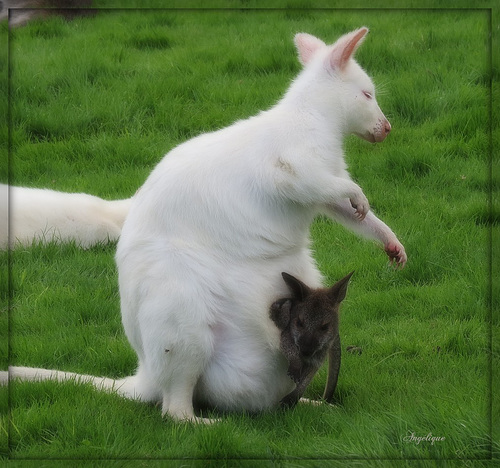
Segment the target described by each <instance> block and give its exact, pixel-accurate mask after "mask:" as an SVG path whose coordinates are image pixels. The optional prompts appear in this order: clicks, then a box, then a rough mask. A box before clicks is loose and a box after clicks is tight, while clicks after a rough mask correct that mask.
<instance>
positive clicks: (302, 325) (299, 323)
mask: <svg viewBox="0 0 500 468" xmlns="http://www.w3.org/2000/svg"><path fill="white" fill-rule="evenodd" d="M295 324H296V325H297V327H298V328H303V327H304V322H303V321H302V320H300V317H297V320H296V321H295Z"/></svg>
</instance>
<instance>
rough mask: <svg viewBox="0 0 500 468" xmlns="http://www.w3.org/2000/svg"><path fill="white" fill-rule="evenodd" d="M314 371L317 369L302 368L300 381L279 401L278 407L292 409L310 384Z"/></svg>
mask: <svg viewBox="0 0 500 468" xmlns="http://www.w3.org/2000/svg"><path fill="white" fill-rule="evenodd" d="M316 371H317V369H314V368H308V367H304V368H303V369H302V372H301V374H302V375H303V376H304V377H302V378H301V380H300V381H299V382H298V383H297V386H296V387H295V388H294V389H293V390H292V391H291V392H290V393H289V394H288V395H286V396H285V397H283V398H282V399H281V401H280V405H281V406H282V407H283V408H293V407H294V406H295V405H296V404H297V403H298V401H299V400H300V398H301V397H302V395H303V394H304V392H305V391H306V388H307V386H308V385H309V384H310V383H311V380H312V378H313V377H314V374H315V373H316Z"/></svg>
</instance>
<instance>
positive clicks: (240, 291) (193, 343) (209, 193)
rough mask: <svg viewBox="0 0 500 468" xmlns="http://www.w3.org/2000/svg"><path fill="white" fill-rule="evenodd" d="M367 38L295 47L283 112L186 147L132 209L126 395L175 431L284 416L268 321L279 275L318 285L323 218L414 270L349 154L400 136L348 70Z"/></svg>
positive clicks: (120, 254) (125, 306)
mask: <svg viewBox="0 0 500 468" xmlns="http://www.w3.org/2000/svg"><path fill="white" fill-rule="evenodd" d="M366 33H367V29H366V28H362V29H360V30H358V31H354V32H353V33H350V34H348V35H345V36H343V37H341V38H340V39H339V40H338V41H337V42H336V43H335V44H334V45H333V46H326V45H325V44H324V43H323V42H322V41H320V40H319V39H317V38H314V37H313V36H310V35H307V34H299V35H297V36H296V45H297V49H298V52H299V58H300V60H301V62H302V63H303V64H304V65H305V67H304V70H303V71H302V72H301V73H300V74H299V76H298V77H297V79H296V80H295V81H294V82H293V83H292V85H291V87H290V89H289V90H288V92H287V93H286V95H285V96H284V97H283V99H282V100H281V101H280V102H278V103H277V104H276V105H275V106H274V107H273V108H271V109H270V110H268V111H266V112H262V113H260V114H259V115H257V116H255V117H252V118H250V119H248V120H244V121H239V122H236V123H235V124H233V125H231V126H230V127H227V128H225V129H222V130H219V131H216V132H213V133H208V134H204V135H201V136H199V137H197V138H194V139H192V140H190V141H188V142H186V143H184V144H181V145H180V146H178V147H177V148H175V149H174V150H172V151H171V152H170V153H168V154H167V155H166V156H165V157H164V159H163V160H162V161H161V162H160V163H159V164H158V166H157V167H156V168H155V169H154V171H153V172H152V173H151V175H150V177H149V178H148V180H147V181H146V183H145V184H144V186H143V187H142V188H141V190H140V192H139V193H138V194H137V195H136V197H135V198H134V200H133V203H132V206H131V208H130V212H129V215H128V217H127V218H126V220H125V224H124V226H123V230H122V235H121V237H120V240H119V242H118V249H117V254H116V261H117V265H118V271H119V284H120V296H121V307H122V319H123V325H124V328H125V332H126V335H127V337H128V339H129V341H130V343H131V345H132V346H133V348H134V349H135V351H136V352H137V355H138V358H139V367H138V371H137V374H136V375H135V376H133V377H129V378H127V379H124V380H122V381H121V382H120V385H122V387H121V388H122V391H121V393H122V394H125V395H127V396H129V397H135V398H140V399H142V400H152V401H161V402H162V411H163V414H166V415H168V416H170V417H172V418H174V419H177V420H190V421H198V420H199V419H197V418H196V417H195V415H194V411H193V401H194V402H195V403H207V404H209V405H213V406H216V407H218V408H221V409H225V410H233V411H241V410H249V411H261V410H267V409H272V408H275V407H276V406H277V404H278V402H279V401H280V399H281V398H282V397H283V396H284V395H286V394H287V393H288V392H289V391H291V390H292V389H293V383H292V381H291V380H290V379H289V378H288V377H287V375H286V371H287V363H286V361H285V359H284V357H283V356H282V355H281V353H280V351H279V331H278V330H277V328H276V327H275V326H274V324H273V323H272V321H271V319H270V317H269V307H270V304H271V303H272V302H273V301H274V300H276V299H277V298H279V297H282V296H283V295H286V294H288V291H287V289H286V286H285V284H284V282H283V280H282V279H281V272H282V271H287V272H290V273H292V274H293V275H296V276H297V277H299V278H301V279H302V280H303V281H304V282H305V283H307V284H309V285H310V286H311V287H319V286H320V285H321V283H322V278H321V274H320V273H319V271H318V269H317V267H316V265H315V262H314V260H313V258H312V255H311V251H310V248H309V244H310V242H309V226H310V224H311V222H312V220H313V219H314V217H315V216H316V215H317V214H318V213H327V214H329V215H330V216H332V217H333V218H334V219H337V220H338V221H340V222H342V223H343V224H345V225H347V226H349V227H351V228H352V229H354V230H356V232H359V233H361V234H363V235H365V236H368V237H371V238H374V239H377V240H379V241H381V242H382V243H383V244H384V246H385V248H386V250H387V251H388V253H389V255H390V256H391V257H392V258H393V259H395V260H396V261H397V262H398V263H399V264H400V265H404V263H405V261H406V255H405V253H404V248H403V246H402V245H401V244H400V243H399V241H398V240H397V238H396V236H395V235H394V234H393V232H392V231H391V230H390V229H389V228H388V227H387V226H386V225H385V224H384V223H383V222H382V221H380V220H379V219H378V218H377V217H376V216H375V215H374V214H373V213H371V212H368V210H369V204H368V200H367V199H366V197H365V195H364V194H363V192H362V190H361V188H360V187H359V186H358V185H357V184H355V183H354V182H353V181H352V180H351V178H350V177H349V174H348V172H347V168H346V164H345V162H344V157H343V152H342V142H343V138H344V137H345V136H346V135H348V134H350V133H356V134H358V135H360V136H362V137H364V138H366V139H368V140H370V141H382V140H383V139H384V138H385V136H386V135H387V133H388V132H389V130H390V125H389V123H388V122H387V119H386V118H385V117H384V115H383V114H382V112H381V111H380V109H379V107H378V105H377V103H376V100H375V92H374V87H373V84H372V82H371V80H370V78H369V77H368V76H367V75H366V74H365V72H364V71H363V70H362V69H361V67H359V65H358V64H357V63H356V62H355V61H354V60H353V59H352V54H353V53H354V51H355V50H356V48H357V46H358V45H359V43H360V42H361V40H362V39H363V38H364V36H365V34H366ZM363 92H365V93H369V94H368V95H365V94H364V93H363ZM370 96H371V98H370ZM353 206H355V207H356V209H354V208H353ZM12 371H13V372H14V371H15V369H13V370H12ZM33 372H35V373H36V371H34V370H32V371H29V372H28V374H30V375H31V374H32V373H33ZM113 385H115V383H113V384H112V385H111V384H110V386H108V388H112V386H113Z"/></svg>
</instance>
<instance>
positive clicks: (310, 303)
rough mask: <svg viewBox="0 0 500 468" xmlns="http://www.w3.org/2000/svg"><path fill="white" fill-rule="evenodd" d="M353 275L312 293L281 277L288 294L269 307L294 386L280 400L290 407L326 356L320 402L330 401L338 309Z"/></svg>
mask: <svg viewBox="0 0 500 468" xmlns="http://www.w3.org/2000/svg"><path fill="white" fill-rule="evenodd" d="M353 273H354V272H351V273H349V274H348V275H347V276H346V277H344V278H342V279H341V280H340V281H338V282H337V283H335V284H334V285H333V286H332V287H331V288H320V289H313V288H310V287H308V286H307V285H306V284H304V283H303V282H302V281H300V280H298V279H297V278H295V277H293V276H292V275H290V274H288V273H282V276H283V279H284V280H285V283H286V284H287V286H288V287H289V289H290V292H291V293H292V297H291V298H283V299H279V300H277V301H276V302H274V303H273V304H272V305H271V311H270V314H271V319H272V320H273V322H274V323H275V324H276V326H277V327H278V328H279V329H280V330H281V342H280V348H281V351H282V352H283V354H284V355H285V357H286V358H287V360H288V363H289V366H288V375H289V376H290V377H291V378H292V379H293V381H294V382H295V383H296V384H297V386H296V387H295V389H294V390H293V391H292V392H291V393H289V394H288V395H287V396H285V397H284V398H283V399H282V400H281V405H282V406H285V407H292V406H294V405H295V404H296V403H297V402H298V401H299V399H300V398H301V396H302V395H303V394H304V391H305V389H306V388H307V386H308V385H309V383H310V382H311V380H312V378H313V377H314V375H315V374H316V372H317V371H318V369H319V368H320V367H321V365H322V364H323V362H324V361H325V359H326V356H327V355H328V379H327V383H326V386H325V392H324V394H323V398H324V399H325V400H326V401H331V399H332V396H333V393H334V391H335V388H336V386H337V380H338V374H339V370H340V358H341V349H340V335H339V307H340V303H341V302H342V300H343V299H344V298H345V295H346V292H347V285H348V283H349V279H350V278H351V276H352V274H353Z"/></svg>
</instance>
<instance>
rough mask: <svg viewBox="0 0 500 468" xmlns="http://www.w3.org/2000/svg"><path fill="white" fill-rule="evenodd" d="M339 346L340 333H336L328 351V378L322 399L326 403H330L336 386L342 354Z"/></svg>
mask: <svg viewBox="0 0 500 468" xmlns="http://www.w3.org/2000/svg"><path fill="white" fill-rule="evenodd" d="M340 346H341V345H340V335H339V334H338V333H337V336H336V337H335V341H334V342H333V344H332V346H331V348H330V350H329V351H328V378H327V381H326V385H325V392H324V393H323V399H324V400H325V401H327V402H328V403H330V402H331V400H332V398H333V393H334V392H335V389H336V388H337V381H338V379H339V372H340V360H341V355H342V350H341V347H340Z"/></svg>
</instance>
